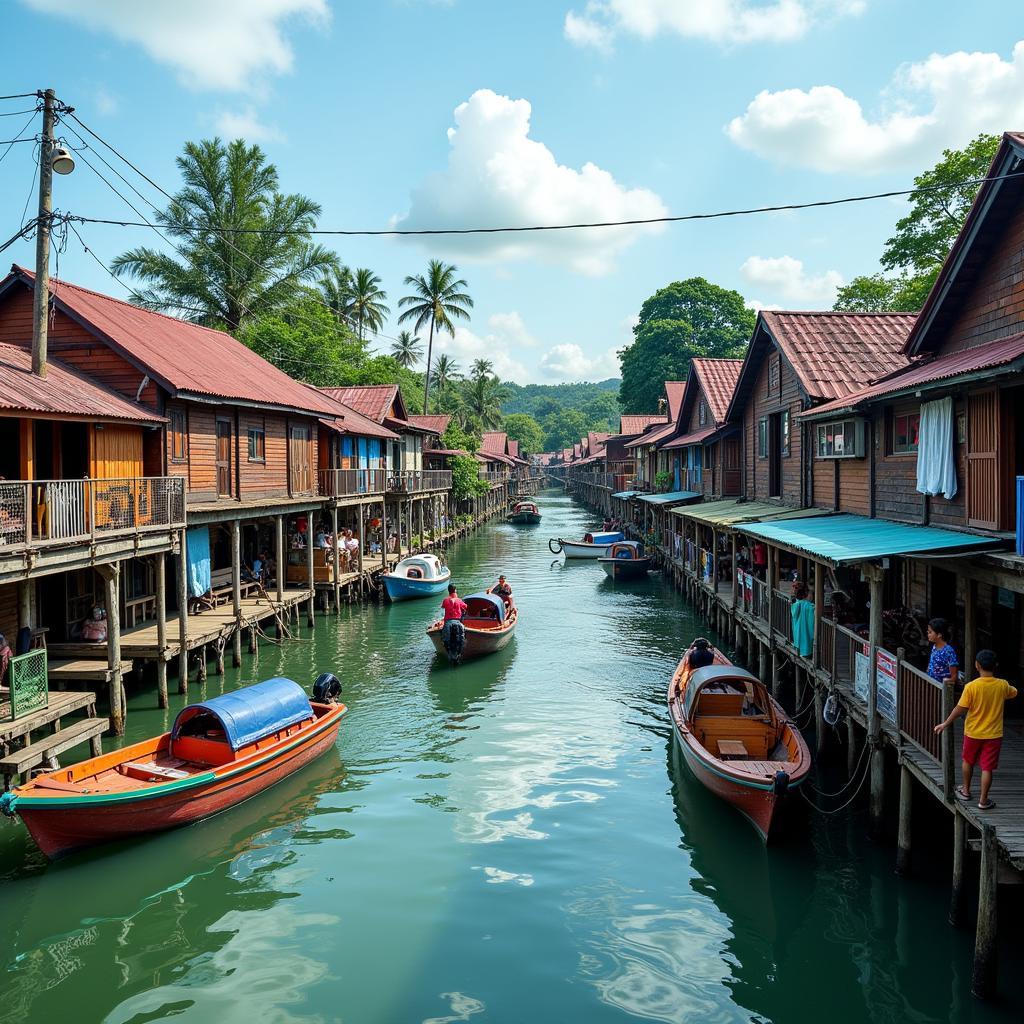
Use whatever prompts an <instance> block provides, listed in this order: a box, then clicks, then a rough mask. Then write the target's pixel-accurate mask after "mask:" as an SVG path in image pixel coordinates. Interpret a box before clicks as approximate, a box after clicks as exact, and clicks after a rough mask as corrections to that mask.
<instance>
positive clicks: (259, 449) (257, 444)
mask: <svg viewBox="0 0 1024 1024" xmlns="http://www.w3.org/2000/svg"><path fill="white" fill-rule="evenodd" d="M249 461H250V462H266V461H267V427H266V423H265V422H264V421H263V420H261V421H260V422H259V423H250V424H249Z"/></svg>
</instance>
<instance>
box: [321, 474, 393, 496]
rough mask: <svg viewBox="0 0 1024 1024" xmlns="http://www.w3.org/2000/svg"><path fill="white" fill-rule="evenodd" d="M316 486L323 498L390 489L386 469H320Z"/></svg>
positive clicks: (373, 492) (381, 492) (372, 492)
mask: <svg viewBox="0 0 1024 1024" xmlns="http://www.w3.org/2000/svg"><path fill="white" fill-rule="evenodd" d="M318 487H319V493H320V494H322V495H323V496H324V497H325V498H347V497H350V496H358V495H361V494H383V493H384V492H385V490H389V489H390V488H389V487H388V471H387V470H386V469H321V470H320V471H319V475H318Z"/></svg>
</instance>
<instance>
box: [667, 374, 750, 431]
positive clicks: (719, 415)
mask: <svg viewBox="0 0 1024 1024" xmlns="http://www.w3.org/2000/svg"><path fill="white" fill-rule="evenodd" d="M691 365H692V367H693V369H694V372H695V373H696V374H697V377H698V379H699V381H700V388H701V391H702V392H703V393H704V398H705V399H706V400H707V403H708V410H709V411H710V413H711V416H712V418H713V419H714V421H715V422H716V423H721V422H722V421H723V420H724V419H725V414H726V412H727V411H728V409H729V403H730V402H731V401H732V395H733V392H734V391H735V390H736V382H737V381H738V380H739V379H740V370H742V369H743V360H742V359H709V358H705V357H704V356H698V357H697V358H695V359H693V360H691ZM666 447H669V446H668V445H666Z"/></svg>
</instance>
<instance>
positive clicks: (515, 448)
mask: <svg viewBox="0 0 1024 1024" xmlns="http://www.w3.org/2000/svg"><path fill="white" fill-rule="evenodd" d="M508 453H509V455H511V456H512V458H513V459H518V458H519V442H518V441H514V440H513V439H512V438H511V437H510V438H509V439H508Z"/></svg>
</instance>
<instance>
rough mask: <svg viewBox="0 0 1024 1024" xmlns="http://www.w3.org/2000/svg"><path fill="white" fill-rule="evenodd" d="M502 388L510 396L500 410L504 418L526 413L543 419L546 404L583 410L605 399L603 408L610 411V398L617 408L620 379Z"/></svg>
mask: <svg viewBox="0 0 1024 1024" xmlns="http://www.w3.org/2000/svg"><path fill="white" fill-rule="evenodd" d="M502 387H503V388H504V389H505V390H506V391H507V392H508V399H507V400H506V401H505V402H503V403H502V406H501V411H502V412H503V413H504V414H505V415H508V414H509V413H513V412H525V413H529V414H530V415H531V416H536V417H537V418H538V419H541V418H543V416H544V414H545V408H544V405H545V403H550V402H556V403H557V404H558V405H559V406H560V407H561V408H563V409H583V408H584V407H585V406H588V405H590V404H591V403H592V402H594V400H595V399H603V400H604V401H602V402H601V405H602V406H605V407H607V400H608V396H609V394H610V395H611V397H612V398H614V399H615V403H616V408H617V407H618V397H619V379H618V377H611V378H609V379H608V380H602V381H598V382H597V383H596V384H595V383H591V382H589V381H588V382H584V383H580V384H513V383H512V382H511V381H505V382H504V383H503V384H502Z"/></svg>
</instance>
